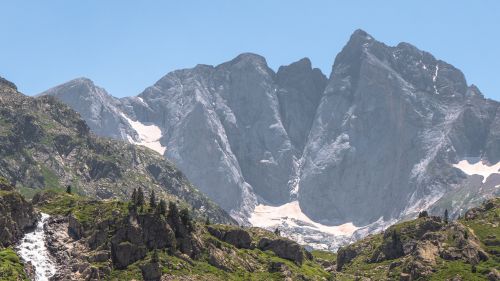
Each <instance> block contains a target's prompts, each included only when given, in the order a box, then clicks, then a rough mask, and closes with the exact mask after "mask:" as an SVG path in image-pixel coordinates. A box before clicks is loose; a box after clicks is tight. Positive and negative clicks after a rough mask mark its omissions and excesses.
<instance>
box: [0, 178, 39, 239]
mask: <svg viewBox="0 0 500 281" xmlns="http://www.w3.org/2000/svg"><path fill="white" fill-rule="evenodd" d="M39 219H40V214H39V213H38V212H36V211H35V209H34V208H33V205H32V204H31V203H30V202H27V201H26V200H25V199H24V197H22V196H21V195H20V194H19V193H17V192H16V191H14V187H13V186H12V185H10V183H8V181H7V180H6V179H4V178H1V177H0V246H3V247H8V246H11V245H13V244H15V243H16V242H17V241H18V240H19V239H20V238H21V237H22V236H23V235H24V233H25V232H26V231H27V230H31V229H33V228H34V227H35V226H36V223H37V221H38V220H39Z"/></svg>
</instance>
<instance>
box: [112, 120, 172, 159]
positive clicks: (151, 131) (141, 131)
mask: <svg viewBox="0 0 500 281" xmlns="http://www.w3.org/2000/svg"><path fill="white" fill-rule="evenodd" d="M121 115H122V117H123V118H125V120H127V122H128V123H129V124H130V126H131V127H132V129H134V130H135V131H136V132H137V134H138V135H139V141H136V140H134V139H133V138H132V137H131V136H127V138H128V141H129V142H130V143H134V144H138V145H142V146H145V147H148V148H151V149H152V150H154V151H156V152H158V153H160V154H161V155H163V154H164V153H165V150H166V147H165V146H163V145H161V143H160V138H161V137H162V132H161V129H160V127H158V126H156V125H154V124H150V125H146V124H143V123H141V122H139V121H134V120H132V119H130V118H128V117H127V116H126V115H125V114H123V113H121Z"/></svg>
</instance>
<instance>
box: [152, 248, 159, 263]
mask: <svg viewBox="0 0 500 281" xmlns="http://www.w3.org/2000/svg"><path fill="white" fill-rule="evenodd" d="M159 261H160V258H159V257H158V249H156V248H155V249H154V250H153V255H152V256H151V262H152V263H158V262H159Z"/></svg>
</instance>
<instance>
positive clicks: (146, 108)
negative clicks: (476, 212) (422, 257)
mask: <svg viewBox="0 0 500 281" xmlns="http://www.w3.org/2000/svg"><path fill="white" fill-rule="evenodd" d="M44 94H46V95H53V96H56V97H58V98H59V99H61V100H62V101H64V102H65V103H67V104H69V105H71V106H72V107H73V108H74V109H75V110H76V111H78V112H80V113H81V114H82V116H84V117H85V119H86V120H87V121H88V123H89V124H90V126H91V128H92V129H93V130H95V131H96V132H100V134H102V135H105V136H110V137H115V138H121V139H125V140H129V141H130V142H133V143H139V144H143V145H146V146H149V147H152V148H154V149H155V150H156V151H158V152H159V153H160V154H163V155H164V156H166V157H167V158H168V159H171V160H172V161H173V162H174V163H175V164H176V165H177V166H178V167H179V168H180V169H181V170H182V171H183V172H184V173H186V175H187V177H188V178H189V179H190V180H191V181H192V182H193V183H194V184H196V185H197V186H199V187H200V190H201V191H202V192H203V193H205V194H206V195H207V196H208V197H210V198H211V199H213V200H214V201H215V202H217V203H219V204H220V205H221V206H222V207H223V208H224V209H225V210H227V211H229V212H231V214H232V215H233V217H234V218H237V219H238V220H239V221H241V222H250V223H253V224H255V225H261V226H266V227H270V228H273V227H276V226H281V227H283V228H284V229H288V228H289V227H290V225H292V226H293V227H295V225H298V226H299V227H298V228H300V229H301V233H302V234H303V236H302V237H301V239H303V240H305V241H306V240H307V242H308V243H311V244H315V245H320V244H322V245H323V246H321V247H323V248H325V247H329V246H328V244H331V242H333V240H331V239H330V238H328V237H331V232H329V233H327V232H324V231H323V230H324V229H325V227H328V226H332V225H342V224H345V223H353V224H354V225H355V226H356V229H357V230H358V231H357V232H355V233H353V232H352V231H348V232H344V233H342V234H341V235H343V236H352V237H360V236H363V235H365V234H366V233H369V232H372V231H374V230H377V229H381V228H383V227H386V226H387V225H390V224H391V223H394V222H395V221H398V220H401V219H405V218H408V217H414V216H416V214H417V213H418V211H419V210H422V209H430V210H431V212H432V213H442V212H443V211H444V209H448V210H450V214H451V215H452V216H453V217H456V216H458V215H459V214H460V213H461V212H463V211H464V210H466V209H467V208H469V207H472V206H475V205H477V204H478V203H479V202H481V201H482V200H484V199H485V198H489V197H491V196H495V195H498V193H499V190H500V189H499V188H498V186H499V185H500V173H499V169H500V164H499V161H500V115H499V113H498V112H500V111H499V108H500V104H499V103H498V102H497V101H493V100H489V99H486V98H484V96H483V95H482V94H481V92H480V91H479V89H478V88H477V87H476V86H474V85H469V84H468V83H467V81H466V79H465V76H464V74H463V73H462V72H461V71H460V70H458V69H457V68H455V67H453V66H452V65H450V64H448V63H446V62H444V61H441V60H439V59H436V58H435V57H434V56H432V55H431V54H430V53H427V52H425V51H422V50H419V49H418V48H416V47H415V46H412V45H410V44H408V43H400V44H398V45H397V46H387V45H385V44H383V43H382V42H379V41H377V40H376V39H374V38H373V37H372V36H371V35H369V34H367V33H366V32H364V31H362V30H357V31H356V32H354V33H353V34H352V36H351V38H350V39H349V41H348V43H347V44H346V46H345V47H344V48H343V50H342V51H341V52H340V53H339V54H338V55H337V57H336V58H335V62H334V64H333V67H332V72H331V74H330V77H329V78H327V77H326V76H325V75H323V74H322V73H321V71H320V70H318V69H314V68H313V67H312V65H311V62H310V61H309V60H308V59H302V60H300V61H298V62H295V63H292V64H290V65H287V66H282V67H280V68H279V70H278V71H277V72H275V71H273V70H272V69H270V68H269V67H268V65H267V63H266V60H265V59H264V58H263V57H261V56H258V55H255V54H248V53H247V54H241V55H239V56H238V57H236V58H234V59H233V60H231V61H229V62H225V63H222V64H220V65H217V66H209V65H197V66H196V67H194V68H191V69H183V70H177V71H173V72H171V73H169V74H167V75H165V76H164V77H162V78H161V79H160V80H158V82H156V83H155V84H154V85H153V86H151V87H148V88H147V89H145V90H144V91H143V92H142V93H140V94H139V95H138V96H137V97H128V98H122V99H116V98H113V97H111V96H109V95H107V94H106V93H105V92H104V91H103V90H102V89H100V88H98V87H96V86H95V85H93V84H92V83H91V81H89V80H86V79H77V80H74V81H71V82H68V83H66V84H63V85H61V86H58V87H56V88H53V89H50V90H48V91H47V92H45V93H44ZM107 116H111V117H107ZM96 120H97V121H98V122H96ZM99 120H101V121H99ZM109 124H113V125H112V127H113V129H108V128H109V126H110V125H109ZM116 130H119V131H116ZM259 204H260V205H261V208H260V209H266V208H267V207H276V206H285V205H286V204H292V205H294V206H299V207H300V208H298V209H297V208H295V209H294V212H293V213H294V214H297V215H296V216H294V217H290V216H286V217H279V218H274V217H273V218H269V217H263V216H264V215H263V213H262V212H260V213H259V212H258V210H259V209H255V206H256V205H259ZM256 210H257V211H256ZM269 214H270V213H269ZM255 216H258V217H255ZM304 216H306V217H308V218H309V219H310V220H312V221H313V223H314V224H316V226H318V225H319V224H321V225H319V226H318V227H316V226H314V227H312V226H311V225H314V224H311V223H310V222H309V221H308V220H304V219H303V218H304ZM270 220H272V221H274V224H273V225H269V224H268V223H263V222H268V221H270ZM291 220H292V221H291ZM304 225H307V227H304ZM295 228H297V227H295ZM293 232H296V231H295V230H294V231H293ZM302 234H301V235H302ZM314 237H321V238H319V240H320V241H319V240H318V239H316V238H314ZM337 237H340V236H337ZM325 239H326V240H325ZM328 239H330V240H328Z"/></svg>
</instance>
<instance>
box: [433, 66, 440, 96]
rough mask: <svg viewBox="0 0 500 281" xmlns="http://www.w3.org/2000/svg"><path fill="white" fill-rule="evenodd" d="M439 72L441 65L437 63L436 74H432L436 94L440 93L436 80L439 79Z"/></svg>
mask: <svg viewBox="0 0 500 281" xmlns="http://www.w3.org/2000/svg"><path fill="white" fill-rule="evenodd" d="M438 72H439V65H438V64H436V71H435V72H434V75H433V76H432V82H434V83H433V84H434V93H435V94H436V95H439V92H438V89H437V87H436V80H437V76H438Z"/></svg>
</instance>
